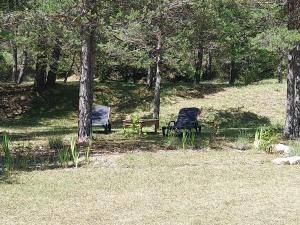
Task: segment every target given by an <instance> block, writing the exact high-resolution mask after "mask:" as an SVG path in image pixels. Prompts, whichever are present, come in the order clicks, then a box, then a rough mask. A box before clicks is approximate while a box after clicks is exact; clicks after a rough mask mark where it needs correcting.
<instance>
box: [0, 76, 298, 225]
mask: <svg viewBox="0 0 300 225" xmlns="http://www.w3.org/2000/svg"><path fill="white" fill-rule="evenodd" d="M25 86H26V85H25ZM285 93H286V86H285V85H282V84H277V83H276V81H275V80H268V81H263V82H260V83H257V84H253V85H248V86H237V87H229V86H228V85H226V84H220V83H212V84H211V83H204V84H202V85H200V86H199V87H197V88H193V87H191V85H190V84H185V83H181V84H176V86H174V85H173V84H171V83H164V84H163V87H162V107H161V125H164V124H165V123H166V121H168V120H170V119H174V118H175V116H176V114H177V113H178V111H179V109H180V108H182V107H188V106H195V107H201V108H203V115H202V122H203V126H204V130H203V134H202V135H201V136H200V139H201V140H200V141H201V144H202V146H203V145H205V146H206V147H207V148H206V150H205V149H202V150H201V151H197V150H194V151H191V150H188V149H187V150H185V151H182V150H179V151H178V150H177V151H168V150H164V151H162V150H161V149H165V146H166V144H167V139H165V138H163V137H162V136H161V135H154V134H151V133H148V134H145V135H143V136H141V137H133V138H130V139H128V138H125V137H124V136H123V133H122V128H121V127H122V125H121V120H122V119H123V118H125V117H126V116H127V115H130V114H132V113H138V114H140V115H142V116H149V115H150V114H151V110H150V108H151V101H152V93H151V92H150V91H148V90H147V87H146V86H145V85H143V84H131V83H119V82H108V83H105V84H96V85H95V103H96V104H107V105H110V106H111V107H112V124H113V131H114V132H113V133H112V134H109V135H104V134H103V133H102V132H94V135H95V138H96V140H94V141H93V147H92V155H93V156H92V158H91V163H90V164H88V165H84V166H81V167H79V168H77V169H75V168H69V169H52V170H44V171H38V170H36V169H39V168H41V167H37V168H35V169H33V170H31V172H21V171H18V172H12V173H7V174H5V175H3V176H2V177H1V176H0V205H1V207H0V224H7V225H10V224H14V225H15V224H32V225H35V224H38V225H40V224H47V225H48V224H55V225H59V224H106V225H109V224H130V225H132V224H210V225H226V224H228V225H233V224H241V225H242V224H251V225H256V224H257V225H261V224H264V225H269V224H270V225H277V224H278V225H279V224H289V225H293V224H295V225H296V224H298V223H299V222H298V217H297V216H298V215H299V213H300V194H299V191H298V189H299V188H298V187H299V182H300V178H299V176H297V174H298V173H299V167H298V166H294V167H292V166H291V167H290V166H283V167H280V166H275V165H273V164H272V163H271V160H272V159H273V158H275V157H276V156H275V155H266V154H265V153H263V152H260V153H257V152H254V151H253V150H248V151H244V152H239V151H235V150H233V149H232V145H233V143H235V142H234V141H236V140H237V137H238V135H239V134H240V132H241V131H243V132H247V135H248V134H249V138H250V140H251V137H252V136H254V132H255V130H256V128H257V127H258V126H261V125H270V124H271V125H279V127H282V125H283V124H284V114H285ZM77 107H78V83H77V82H71V83H69V84H67V85H64V84H59V85H58V87H57V89H56V90H53V91H50V92H48V93H46V94H45V95H43V96H40V97H38V98H34V101H32V102H31V105H30V107H29V108H28V109H27V111H26V113H24V114H21V115H19V116H18V117H17V118H16V119H14V120H11V121H7V120H4V121H1V123H0V131H2V130H8V131H9V132H10V135H11V136H12V141H13V144H14V146H15V147H16V146H17V145H18V146H19V148H21V149H23V150H24V149H26V150H28V151H29V150H31V149H32V148H33V149H32V150H33V151H40V147H41V148H42V149H43V148H45V146H47V144H48V140H49V138H55V137H58V138H63V140H64V141H66V140H69V138H70V137H71V136H72V135H74V134H76V132H77ZM213 123H218V125H220V133H219V134H218V136H217V139H218V141H217V142H214V145H215V146H213V145H210V146H207V143H208V140H209V137H210V136H211V128H210V127H211V126H212V124H213ZM148 131H150V128H149V129H148ZM198 141H199V140H198V139H197V142H198ZM175 142H176V143H179V144H178V145H180V143H181V142H180V138H179V139H177V141H174V143H175ZM230 142H231V144H230ZM197 144H198V143H197ZM28 146H29V147H28ZM175 147H176V146H175ZM179 147H180V146H179ZM208 147H210V148H208ZM212 147H214V149H215V150H217V151H214V150H208V149H211V148H212ZM45 168H47V167H45ZM45 168H44V167H43V169H45Z"/></svg>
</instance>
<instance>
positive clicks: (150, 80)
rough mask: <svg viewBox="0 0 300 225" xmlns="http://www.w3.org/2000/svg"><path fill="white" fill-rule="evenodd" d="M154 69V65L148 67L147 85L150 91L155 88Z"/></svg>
mask: <svg viewBox="0 0 300 225" xmlns="http://www.w3.org/2000/svg"><path fill="white" fill-rule="evenodd" d="M154 75H155V73H154V68H153V65H150V66H149V67H148V74H147V85H148V88H149V89H152V88H153V84H154Z"/></svg>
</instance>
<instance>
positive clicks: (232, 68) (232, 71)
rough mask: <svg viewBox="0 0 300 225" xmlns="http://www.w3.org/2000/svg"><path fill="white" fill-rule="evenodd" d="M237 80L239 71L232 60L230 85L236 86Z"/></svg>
mask: <svg viewBox="0 0 300 225" xmlns="http://www.w3.org/2000/svg"><path fill="white" fill-rule="evenodd" d="M236 78H237V69H236V66H235V61H234V60H233V59H232V60H231V63H230V78H229V84H230V85H234V83H235V80H236Z"/></svg>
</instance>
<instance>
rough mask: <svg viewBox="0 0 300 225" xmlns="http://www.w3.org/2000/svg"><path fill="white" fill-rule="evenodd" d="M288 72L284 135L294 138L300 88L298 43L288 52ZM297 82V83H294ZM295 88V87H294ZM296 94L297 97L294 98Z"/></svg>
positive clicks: (298, 113)
mask: <svg viewBox="0 0 300 225" xmlns="http://www.w3.org/2000/svg"><path fill="white" fill-rule="evenodd" d="M288 57H289V66H288V69H289V72H288V77H287V86H288V88H287V112H286V121H285V128H284V136H285V138H288V139H294V138H296V137H297V136H299V117H300V109H299V101H300V100H299V96H300V93H299V91H300V90H299V88H300V83H299V82H300V81H299V79H300V78H299V76H300V66H299V63H300V45H298V46H297V47H296V48H294V49H293V50H292V51H290V53H289V56H288ZM296 82H297V84H296ZM296 88H297V89H296ZM296 95H297V99H296Z"/></svg>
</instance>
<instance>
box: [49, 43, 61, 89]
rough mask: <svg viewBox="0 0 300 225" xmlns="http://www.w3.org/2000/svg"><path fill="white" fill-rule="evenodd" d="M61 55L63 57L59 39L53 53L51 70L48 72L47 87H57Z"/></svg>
mask: <svg viewBox="0 0 300 225" xmlns="http://www.w3.org/2000/svg"><path fill="white" fill-rule="evenodd" d="M60 55H61V42H60V40H59V39H57V40H56V43H55V46H54V48H53V52H52V59H51V64H50V70H49V72H48V77H47V83H46V86H47V87H54V86H55V83H56V77H57V70H58V62H59V58H60Z"/></svg>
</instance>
